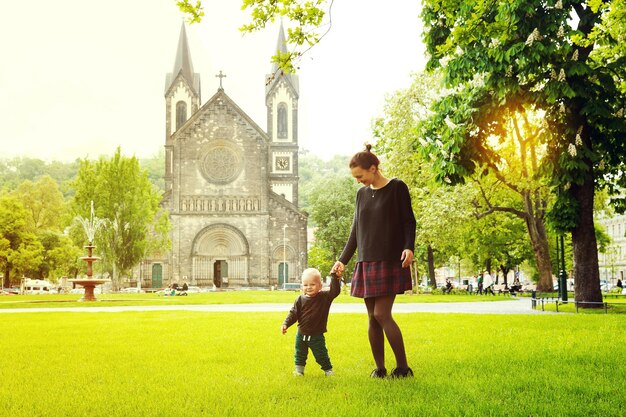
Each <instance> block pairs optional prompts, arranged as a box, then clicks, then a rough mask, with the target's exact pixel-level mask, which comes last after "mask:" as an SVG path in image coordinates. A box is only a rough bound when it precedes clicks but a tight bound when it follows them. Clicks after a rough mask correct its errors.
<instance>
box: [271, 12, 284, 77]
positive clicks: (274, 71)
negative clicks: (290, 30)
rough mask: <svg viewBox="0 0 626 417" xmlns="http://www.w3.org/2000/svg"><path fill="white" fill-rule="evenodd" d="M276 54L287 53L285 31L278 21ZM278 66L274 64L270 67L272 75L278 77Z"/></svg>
mask: <svg viewBox="0 0 626 417" xmlns="http://www.w3.org/2000/svg"><path fill="white" fill-rule="evenodd" d="M276 52H277V53H278V52H280V53H281V54H285V53H287V41H286V40H285V29H284V28H283V21H282V20H281V21H280V29H279V30H278V41H277V42H276ZM277 71H278V64H277V63H274V65H273V66H272V74H275V75H278V74H277Z"/></svg>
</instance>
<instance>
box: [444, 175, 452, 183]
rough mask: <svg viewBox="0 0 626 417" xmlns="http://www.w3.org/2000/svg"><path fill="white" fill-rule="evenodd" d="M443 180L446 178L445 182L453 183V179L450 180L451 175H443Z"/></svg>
mask: <svg viewBox="0 0 626 417" xmlns="http://www.w3.org/2000/svg"><path fill="white" fill-rule="evenodd" d="M443 180H444V181H445V182H447V183H448V184H452V180H450V178H449V177H447V176H446V177H443Z"/></svg>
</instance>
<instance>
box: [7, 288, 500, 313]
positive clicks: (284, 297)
mask: <svg viewBox="0 0 626 417" xmlns="http://www.w3.org/2000/svg"><path fill="white" fill-rule="evenodd" d="M298 294H299V292H298V291H219V292H208V293H190V294H189V295H187V296H186V297H163V296H161V295H157V294H96V298H98V301H97V302H87V303H85V302H83V303H80V302H78V300H79V299H80V298H81V297H82V295H80V294H46V295H11V296H2V297H0V309H6V308H16V307H19V308H31V307H51V308H54V307H78V306H80V307H106V306H128V305H165V304H178V305H180V304H249V303H293V301H294V300H295V298H296V296H297V295H298ZM510 299H511V297H509V296H486V295H481V296H477V295H456V294H450V295H431V294H414V295H399V296H398V297H397V298H396V302H398V303H437V302H476V301H502V300H510ZM335 302H336V303H362V302H363V300H362V299H360V298H354V297H350V295H349V294H347V293H342V294H340V295H339V297H338V298H337V299H336V300H335Z"/></svg>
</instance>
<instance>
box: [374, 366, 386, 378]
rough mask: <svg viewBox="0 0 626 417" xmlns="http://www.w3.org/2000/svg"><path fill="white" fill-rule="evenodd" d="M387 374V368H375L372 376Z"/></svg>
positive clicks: (378, 376)
mask: <svg viewBox="0 0 626 417" xmlns="http://www.w3.org/2000/svg"><path fill="white" fill-rule="evenodd" d="M386 376H387V370H386V369H385V368H382V369H378V368H376V369H374V370H373V371H372V373H371V374H370V377H371V378H384V377H386Z"/></svg>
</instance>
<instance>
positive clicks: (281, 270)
mask: <svg viewBox="0 0 626 417" xmlns="http://www.w3.org/2000/svg"><path fill="white" fill-rule="evenodd" d="M285 282H289V264H288V263H285V262H281V263H279V264H278V285H282V284H284V283H285Z"/></svg>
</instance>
